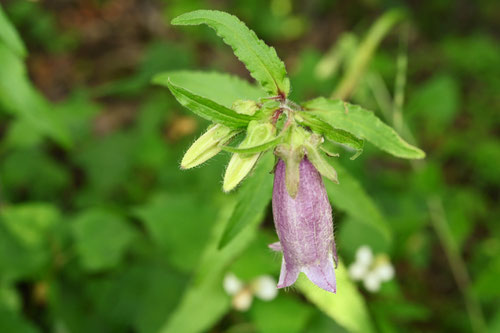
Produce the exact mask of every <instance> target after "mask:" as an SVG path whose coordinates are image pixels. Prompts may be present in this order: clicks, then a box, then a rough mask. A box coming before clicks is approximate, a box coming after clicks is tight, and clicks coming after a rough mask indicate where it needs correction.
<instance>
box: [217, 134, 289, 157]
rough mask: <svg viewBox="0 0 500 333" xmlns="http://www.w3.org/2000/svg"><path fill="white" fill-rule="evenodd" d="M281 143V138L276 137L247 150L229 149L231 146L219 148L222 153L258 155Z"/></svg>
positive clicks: (239, 148)
mask: <svg viewBox="0 0 500 333" xmlns="http://www.w3.org/2000/svg"><path fill="white" fill-rule="evenodd" d="M281 141H283V137H282V136H278V137H276V138H274V139H272V140H270V141H267V142H265V143H263V144H260V145H256V146H252V147H248V148H241V146H239V147H237V148H236V147H231V146H220V148H221V149H222V150H224V151H228V152H231V153H238V154H254V153H260V152H263V151H266V150H268V149H271V148H273V147H274V146H276V145H278V144H280V143H281Z"/></svg>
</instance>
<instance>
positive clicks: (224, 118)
mask: <svg viewBox="0 0 500 333" xmlns="http://www.w3.org/2000/svg"><path fill="white" fill-rule="evenodd" d="M167 86H168V88H169V89H170V91H171V92H172V94H173V95H174V96H175V98H176V99H177V101H179V103H181V104H182V105H184V106H185V107H186V108H188V109H189V110H191V111H193V112H194V113H196V114H197V115H199V116H200V117H202V118H205V119H207V120H210V121H213V122H214V123H220V124H223V125H226V126H227V127H231V128H242V127H246V126H247V125H248V123H249V122H250V120H251V119H252V117H250V116H247V115H244V114H238V113H236V112H235V111H234V110H231V109H229V108H227V107H225V106H223V105H220V104H218V103H216V102H214V101H212V100H210V99H208V98H205V97H202V96H199V95H196V94H193V93H192V92H190V91H189V90H186V89H184V88H181V87H179V86H176V85H175V84H173V83H172V82H171V81H168V82H167Z"/></svg>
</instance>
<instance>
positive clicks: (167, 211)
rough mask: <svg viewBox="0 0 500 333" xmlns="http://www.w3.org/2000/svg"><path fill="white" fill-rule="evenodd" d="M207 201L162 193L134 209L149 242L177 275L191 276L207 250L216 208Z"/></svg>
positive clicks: (185, 195) (206, 197) (205, 199)
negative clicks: (208, 236)
mask: <svg viewBox="0 0 500 333" xmlns="http://www.w3.org/2000/svg"><path fill="white" fill-rule="evenodd" d="M208 197H209V196H208V195H205V196H203V197H198V196H196V195H194V194H193V193H189V195H188V194H187V193H186V194H185V193H178V192H177V193H162V194H158V195H156V196H155V197H153V198H152V199H151V200H150V201H149V202H148V203H147V204H145V205H143V206H141V207H138V208H136V209H135V212H134V215H135V216H137V217H138V218H139V219H140V220H141V222H143V223H144V226H145V228H146V231H147V232H148V234H149V236H150V237H151V239H152V242H153V243H154V244H155V245H156V246H157V247H159V248H160V249H161V250H162V255H163V257H164V258H165V259H166V260H167V261H168V262H169V263H170V264H171V265H172V266H173V267H175V268H176V269H178V270H179V271H182V272H186V273H188V272H192V271H193V270H194V269H195V268H196V266H197V265H198V262H199V260H200V255H201V252H202V251H203V248H204V247H205V246H206V242H207V237H206V235H207V233H208V232H209V231H210V228H212V225H213V223H214V220H215V218H216V215H217V214H216V213H217V211H216V205H214V203H213V202H212V201H211V200H209V199H208ZM193 207H196V209H193ZM186 240H189V241H186Z"/></svg>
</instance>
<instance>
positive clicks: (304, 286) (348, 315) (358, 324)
mask: <svg viewBox="0 0 500 333" xmlns="http://www.w3.org/2000/svg"><path fill="white" fill-rule="evenodd" d="M335 274H336V278H337V285H338V286H339V288H338V290H337V293H336V294H332V293H330V292H327V291H325V290H323V289H320V288H318V287H317V286H316V285H314V284H313V283H312V282H311V281H309V279H307V278H306V277H305V276H304V275H303V274H301V276H299V279H298V280H297V283H296V285H297V287H298V288H299V290H300V291H301V292H302V293H303V294H304V296H305V297H306V298H307V299H308V300H309V301H310V302H311V303H313V304H314V305H316V306H317V307H318V308H319V309H320V310H321V311H323V312H324V313H326V314H327V315H328V316H329V317H331V318H332V319H334V320H335V321H336V322H338V323H339V324H340V325H342V326H343V327H345V328H346V329H347V330H348V331H349V332H374V329H373V324H372V321H371V319H370V316H369V314H368V309H367V307H366V303H365V301H364V299H363V297H362V296H361V294H360V292H359V291H358V289H357V288H356V286H355V285H354V284H353V282H352V281H351V280H350V278H349V276H348V274H347V269H346V268H345V266H344V265H343V264H342V263H341V262H340V263H339V266H338V268H337V269H336V271H335Z"/></svg>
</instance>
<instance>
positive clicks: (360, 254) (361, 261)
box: [349, 245, 394, 292]
mask: <svg viewBox="0 0 500 333" xmlns="http://www.w3.org/2000/svg"><path fill="white" fill-rule="evenodd" d="M349 276H350V277H351V279H353V280H354V281H362V282H363V285H364V287H365V288H366V290H368V291H370V292H377V291H378V290H379V289H380V285H381V284H382V282H386V281H389V280H391V279H392V278H393V277H394V267H393V266H392V265H391V263H390V261H389V258H388V257H387V255H385V254H378V255H376V256H374V255H373V252H372V250H371V249H370V248H369V247H368V246H366V245H364V246H361V247H360V248H359V249H358V250H357V251H356V261H355V262H354V263H352V264H351V265H350V266H349Z"/></svg>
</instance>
